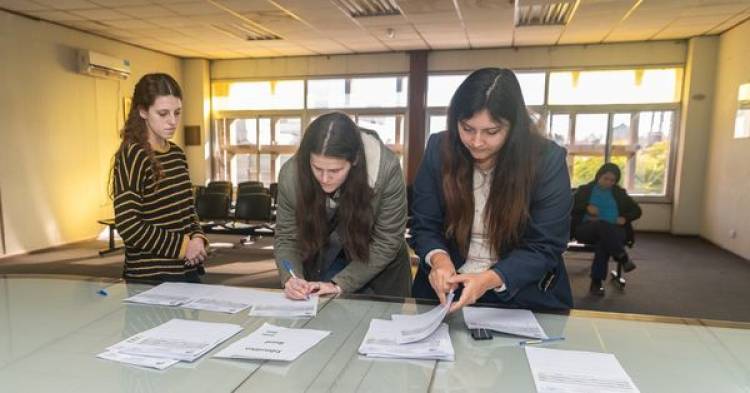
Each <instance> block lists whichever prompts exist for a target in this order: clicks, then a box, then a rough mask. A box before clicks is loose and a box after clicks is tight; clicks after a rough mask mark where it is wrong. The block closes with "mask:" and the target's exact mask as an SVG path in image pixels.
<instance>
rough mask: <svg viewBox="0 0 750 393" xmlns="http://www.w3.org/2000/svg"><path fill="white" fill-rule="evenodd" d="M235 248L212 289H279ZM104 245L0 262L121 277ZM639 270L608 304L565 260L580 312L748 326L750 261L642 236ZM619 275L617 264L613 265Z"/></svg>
mask: <svg viewBox="0 0 750 393" xmlns="http://www.w3.org/2000/svg"><path fill="white" fill-rule="evenodd" d="M210 238H211V241H212V242H230V243H233V244H234V248H231V249H224V248H221V249H216V250H215V251H214V253H213V254H212V255H211V259H210V261H209V262H208V263H207V264H206V271H207V273H206V276H204V280H203V281H204V282H205V283H207V284H226V285H242V286H252V287H262V288H277V287H278V286H279V283H278V278H277V274H276V265H275V264H274V262H273V250H272V248H271V247H272V244H273V239H272V238H270V237H266V238H262V239H259V240H257V241H256V242H255V244H252V245H249V246H243V245H241V244H240V239H241V237H240V236H232V235H210ZM104 246H105V244H104V243H103V242H98V241H88V242H82V243H76V244H73V245H69V246H65V247H58V248H55V249H52V250H48V251H44V252H35V253H31V254H27V255H21V256H14V257H6V258H2V259H0V274H76V275H85V276H101V277H114V278H117V277H120V276H121V274H122V260H123V255H122V251H118V252H114V253H112V254H109V255H105V256H103V257H100V256H99V255H98V253H97V250H98V249H99V248H102V247H104ZM630 253H631V256H632V257H633V259H634V260H635V262H636V264H637V265H638V268H637V269H636V270H634V271H633V272H631V273H629V274H627V276H626V278H627V285H626V287H625V288H624V289H619V288H618V287H617V286H616V285H614V283H612V282H608V283H607V285H606V294H605V296H604V297H598V296H591V295H589V294H588V288H589V282H590V281H589V267H590V262H591V258H592V256H593V254H591V253H581V252H568V253H566V255H565V260H566V264H567V267H568V273H569V275H570V280H571V284H572V287H573V296H574V301H575V306H576V308H580V309H589V310H600V311H614V312H625V313H639V314H652V315H667V316H679V317H694V318H708V319H721V320H732V321H745V322H750V307H749V306H747V303H745V302H746V301H747V299H748V297H750V296H749V295H750V285H749V284H750V261H747V260H745V259H743V258H740V257H738V256H736V255H733V254H731V253H729V252H727V251H724V250H722V249H720V248H718V247H716V246H714V245H712V244H710V243H708V242H706V241H704V240H702V239H700V238H697V237H678V236H672V235H668V234H656V233H639V234H638V237H637V243H636V245H635V247H634V248H633V250H631V251H630ZM611 267H612V268H614V264H611Z"/></svg>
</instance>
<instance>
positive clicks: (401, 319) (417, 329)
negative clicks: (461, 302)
mask: <svg viewBox="0 0 750 393" xmlns="http://www.w3.org/2000/svg"><path fill="white" fill-rule="evenodd" d="M451 303H453V293H450V294H449V295H448V298H447V299H446V302H445V304H440V305H437V306H435V308H433V309H432V310H430V311H428V312H426V313H422V314H415V315H404V314H394V315H392V316H391V323H392V325H391V326H392V327H393V328H394V329H395V330H396V342H397V343H398V344H407V343H411V342H415V341H419V340H422V339H424V338H425V337H428V336H429V335H431V334H432V333H433V332H434V331H435V330H437V328H438V327H439V326H440V323H441V322H443V318H445V316H446V315H447V314H448V310H449V309H450V306H451Z"/></svg>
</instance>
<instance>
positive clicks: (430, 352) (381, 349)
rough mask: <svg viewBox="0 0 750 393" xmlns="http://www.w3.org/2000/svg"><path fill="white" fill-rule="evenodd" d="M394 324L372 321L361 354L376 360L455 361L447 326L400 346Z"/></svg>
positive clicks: (380, 320) (377, 320)
mask: <svg viewBox="0 0 750 393" xmlns="http://www.w3.org/2000/svg"><path fill="white" fill-rule="evenodd" d="M392 322H393V321H388V320H385V319H373V320H372V321H370V328H369V329H368V330H367V334H366V335H365V339H364V340H363V341H362V345H360V346H359V353H361V354H363V355H366V356H367V357H375V358H402V359H435V360H449V361H453V360H454V358H455V352H454V351H453V344H452V343H451V337H450V335H449V334H448V325H447V324H445V323H441V324H440V325H439V326H438V328H437V330H435V331H434V332H433V333H432V334H430V335H429V336H428V337H427V338H425V339H422V340H420V341H416V342H412V343H408V344H399V343H397V342H396V338H395V337H396V335H397V332H396V331H395V330H394V329H393V325H392Z"/></svg>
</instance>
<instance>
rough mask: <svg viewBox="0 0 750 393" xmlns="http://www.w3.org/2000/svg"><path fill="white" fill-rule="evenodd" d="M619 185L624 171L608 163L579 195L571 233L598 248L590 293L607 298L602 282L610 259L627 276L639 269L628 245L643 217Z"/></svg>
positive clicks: (581, 240)
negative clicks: (636, 225)
mask: <svg viewBox="0 0 750 393" xmlns="http://www.w3.org/2000/svg"><path fill="white" fill-rule="evenodd" d="M619 182H620V168H618V167H617V165H615V164H613V163H607V164H604V165H602V167H601V168H599V171H597V172H596V178H595V179H594V180H593V181H592V182H590V183H588V184H585V185H583V186H581V187H579V188H578V190H576V193H575V201H574V205H573V222H572V229H571V233H572V234H573V237H575V239H576V240H578V241H579V242H581V243H586V244H595V245H596V252H595V253H594V261H593V262H592V264H591V287H590V292H591V293H592V294H595V295H599V296H603V295H604V286H603V285H602V282H603V281H604V279H605V278H607V264H608V262H609V257H612V258H613V259H614V260H615V261H617V263H621V264H622V267H623V269H624V270H625V271H626V272H629V271H631V270H633V269H635V263H633V261H632V260H630V257H629V256H628V253H627V252H626V251H625V245H626V244H632V241H633V226H632V225H631V224H630V223H631V222H633V221H634V220H637V219H638V218H639V217H640V216H641V208H640V207H639V206H638V204H637V203H636V202H635V201H634V200H633V198H631V197H630V196H629V195H628V193H627V192H626V191H625V189H623V188H622V187H620V186H618V185H617V183H619Z"/></svg>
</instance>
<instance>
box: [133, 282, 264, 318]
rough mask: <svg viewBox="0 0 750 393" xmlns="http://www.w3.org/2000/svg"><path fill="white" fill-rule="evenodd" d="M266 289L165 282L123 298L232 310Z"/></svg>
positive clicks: (165, 304) (248, 305)
mask: <svg viewBox="0 0 750 393" xmlns="http://www.w3.org/2000/svg"><path fill="white" fill-rule="evenodd" d="M265 293H267V292H263V291H258V290H254V289H250V288H237V287H229V286H223V285H207V284H192V283H172V282H167V283H163V284H160V285H158V286H156V287H153V288H151V289H149V290H147V291H145V292H142V293H140V294H138V295H135V296H131V297H129V298H127V299H125V300H124V301H126V302H131V303H143V304H156V305H163V306H179V307H184V308H190V309H196V310H207V311H217V312H224V313H230V314H235V313H238V312H240V311H242V310H244V309H246V308H248V307H250V305H251V304H253V302H254V301H255V300H256V298H258V299H260V298H262V297H263V296H264V294H265Z"/></svg>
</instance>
